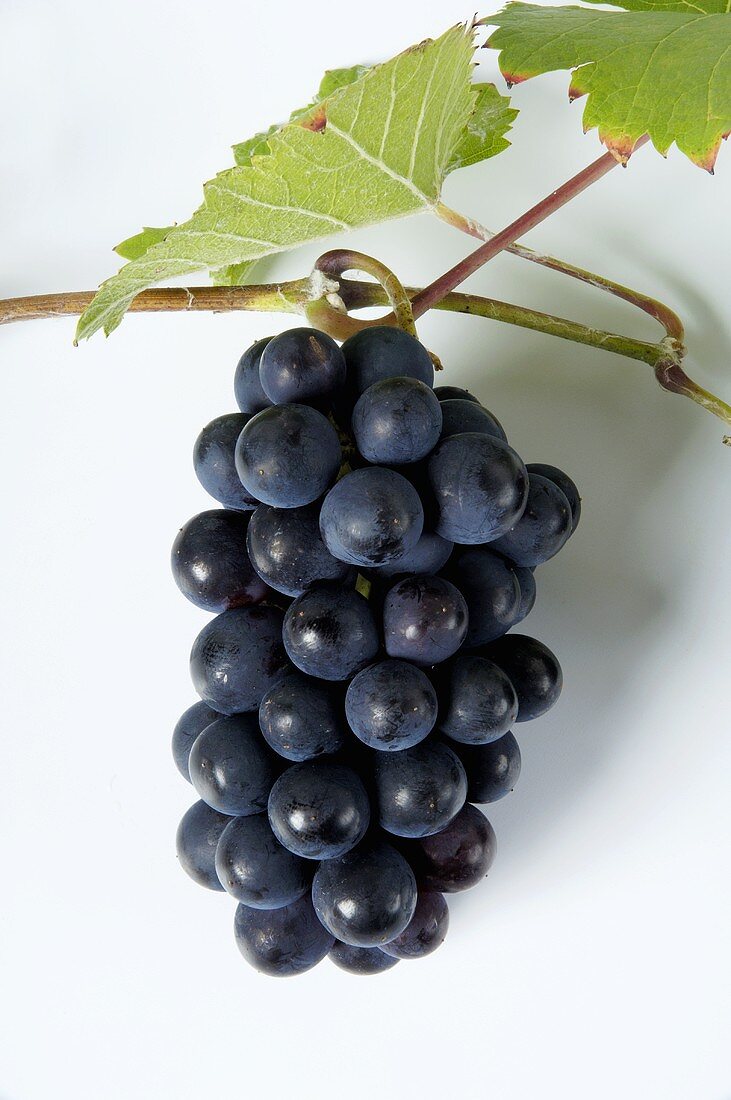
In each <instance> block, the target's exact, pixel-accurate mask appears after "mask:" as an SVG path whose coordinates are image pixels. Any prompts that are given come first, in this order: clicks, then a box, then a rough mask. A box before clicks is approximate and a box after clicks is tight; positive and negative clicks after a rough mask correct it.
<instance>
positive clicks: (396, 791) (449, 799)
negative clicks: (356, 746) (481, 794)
mask: <svg viewBox="0 0 731 1100" xmlns="http://www.w3.org/2000/svg"><path fill="white" fill-rule="evenodd" d="M373 783H374V789H375V803H376V809H377V811H378V823H379V825H380V826H381V828H382V829H385V830H386V832H387V833H392V834H394V835H395V836H403V837H422V836H430V835H431V834H432V833H437V832H439V831H440V830H441V829H443V828H444V827H445V826H446V825H447V824H448V823H449V822H450V821H451V820H452V818H453V817H454V815H455V814H456V813H458V812H459V810H461V809H462V807H463V806H464V804H465V799H466V798H467V777H466V775H465V770H464V768H463V767H462V763H461V761H460V760H459V757H458V756H457V755H456V754H455V753H453V752H452V750H451V749H449V748H447V746H446V745H444V744H442V743H441V742H439V741H425V742H422V744H420V745H416V746H415V747H414V748H413V749H404V750H403V752H390V753H385V752H379V753H376V755H375V759H374V762H373Z"/></svg>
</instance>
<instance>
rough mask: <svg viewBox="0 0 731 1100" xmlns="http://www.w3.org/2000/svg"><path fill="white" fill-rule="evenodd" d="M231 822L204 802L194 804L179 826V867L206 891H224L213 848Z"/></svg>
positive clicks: (214, 848) (177, 843)
mask: <svg viewBox="0 0 731 1100" xmlns="http://www.w3.org/2000/svg"><path fill="white" fill-rule="evenodd" d="M230 820H231V818H230V817H228V816H227V815H226V814H221V813H218V811H217V810H213V809H211V807H210V806H207V805H206V803H205V802H194V803H193V805H192V806H191V807H190V809H189V810H186V812H185V813H184V814H183V818H182V821H181V822H180V824H179V825H178V833H177V836H176V838H175V846H176V848H177V852H178V859H179V861H180V866H181V867H182V868H183V870H184V871H185V873H186V874H188V875H190V877H191V878H192V879H193V881H194V882H197V883H198V885H199V886H206V887H207V888H208V889H209V890H223V886H222V885H221V883H220V881H219V879H218V875H217V874H216V846H217V844H218V841H219V839H220V836H221V833H222V832H223V830H224V829H225V828H226V826H227V825H228V823H229V821H230Z"/></svg>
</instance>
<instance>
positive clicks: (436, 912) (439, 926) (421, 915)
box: [380, 890, 449, 959]
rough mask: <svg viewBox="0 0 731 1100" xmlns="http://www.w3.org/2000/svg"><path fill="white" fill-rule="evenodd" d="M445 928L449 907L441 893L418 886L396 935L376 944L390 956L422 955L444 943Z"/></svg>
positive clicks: (447, 922)
mask: <svg viewBox="0 0 731 1100" xmlns="http://www.w3.org/2000/svg"><path fill="white" fill-rule="evenodd" d="M448 930H449V908H448V907H447V903H446V901H445V900H444V896H443V895H442V894H439V893H437V892H436V891H435V890H419V896H418V898H417V901H416V909H415V910H414V915H413V917H412V918H411V920H410V921H409V923H408V924H407V925H406V928H405V929H404V930H403V932H402V933H401V935H400V936H397V937H396V939H395V940H391V942H390V943H384V945H383V947H381V948H380V950H381V951H383V952H384V953H385V954H386V955H390V956H392V957H393V958H394V959H422V958H423V957H424V956H425V955H431V953H432V951H436V949H437V948H438V947H441V945H442V944H443V943H444V940H445V939H446V936H447V932H448Z"/></svg>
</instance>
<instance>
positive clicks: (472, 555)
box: [445, 546, 520, 648]
mask: <svg viewBox="0 0 731 1100" xmlns="http://www.w3.org/2000/svg"><path fill="white" fill-rule="evenodd" d="M445 575H446V576H447V577H449V579H450V580H451V581H453V582H454V584H456V585H458V586H459V590H460V592H461V593H462V595H463V596H464V598H465V600H466V602H467V611H468V614H469V626H468V628H467V636H466V638H465V646H469V647H470V648H472V647H474V646H478V645H484V644H485V643H486V642H491V641H493V639H495V638H500V637H502V635H503V634H506V633H507V631H508V630H510V628H511V626H514V625H515V623H516V622H517V621H518V616H519V613H520V584H519V582H518V579H517V577H516V575H515V572H514V571H513V569H512V568H511V567H510V565H509V564H508V563H507V562H506V561H505V560H504V559H503V558H501V557H500V556H499V555H498V554H495V553H494V552H493V551H492V550H491V549H490V548H489V547H487V546H470V547H464V548H463V547H460V548H459V549H458V550H455V552H454V554H453V555H452V557H451V559H450V561H449V566H448V568H447V569H446V570H445Z"/></svg>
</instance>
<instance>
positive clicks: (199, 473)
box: [193, 413, 259, 512]
mask: <svg viewBox="0 0 731 1100" xmlns="http://www.w3.org/2000/svg"><path fill="white" fill-rule="evenodd" d="M249 420H251V417H250V416H248V415H245V414H244V413H227V414H226V415H225V416H217V417H216V419H215V420H212V421H211V422H210V424H206V426H205V428H204V429H203V431H202V432H201V434H200V435H199V436H198V438H197V439H196V441H195V446H194V448H193V466H194V468H195V473H196V477H197V478H198V480H199V481H200V483H201V485H202V486H203V488H204V489H205V490H206V492H207V493H210V495H211V496H212V497H214V498H215V499H216V500H217V501H219V502H220V503H221V504H223V505H225V507H226V508H238V509H239V510H242V511H245V512H248V511H251V510H252V509H253V508H256V506H257V504H258V503H259V501H258V500H257V499H256V498H255V497H253V496H251V494H250V493H247V491H246V489H245V488H244V487H243V485H242V484H241V479H240V478H239V475H238V473H237V472H236V462H235V453H236V443H237V442H238V438H239V436H240V435H241V433H242V431H243V430H244V428H245V427H246V425H247V424H248V422H249Z"/></svg>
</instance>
